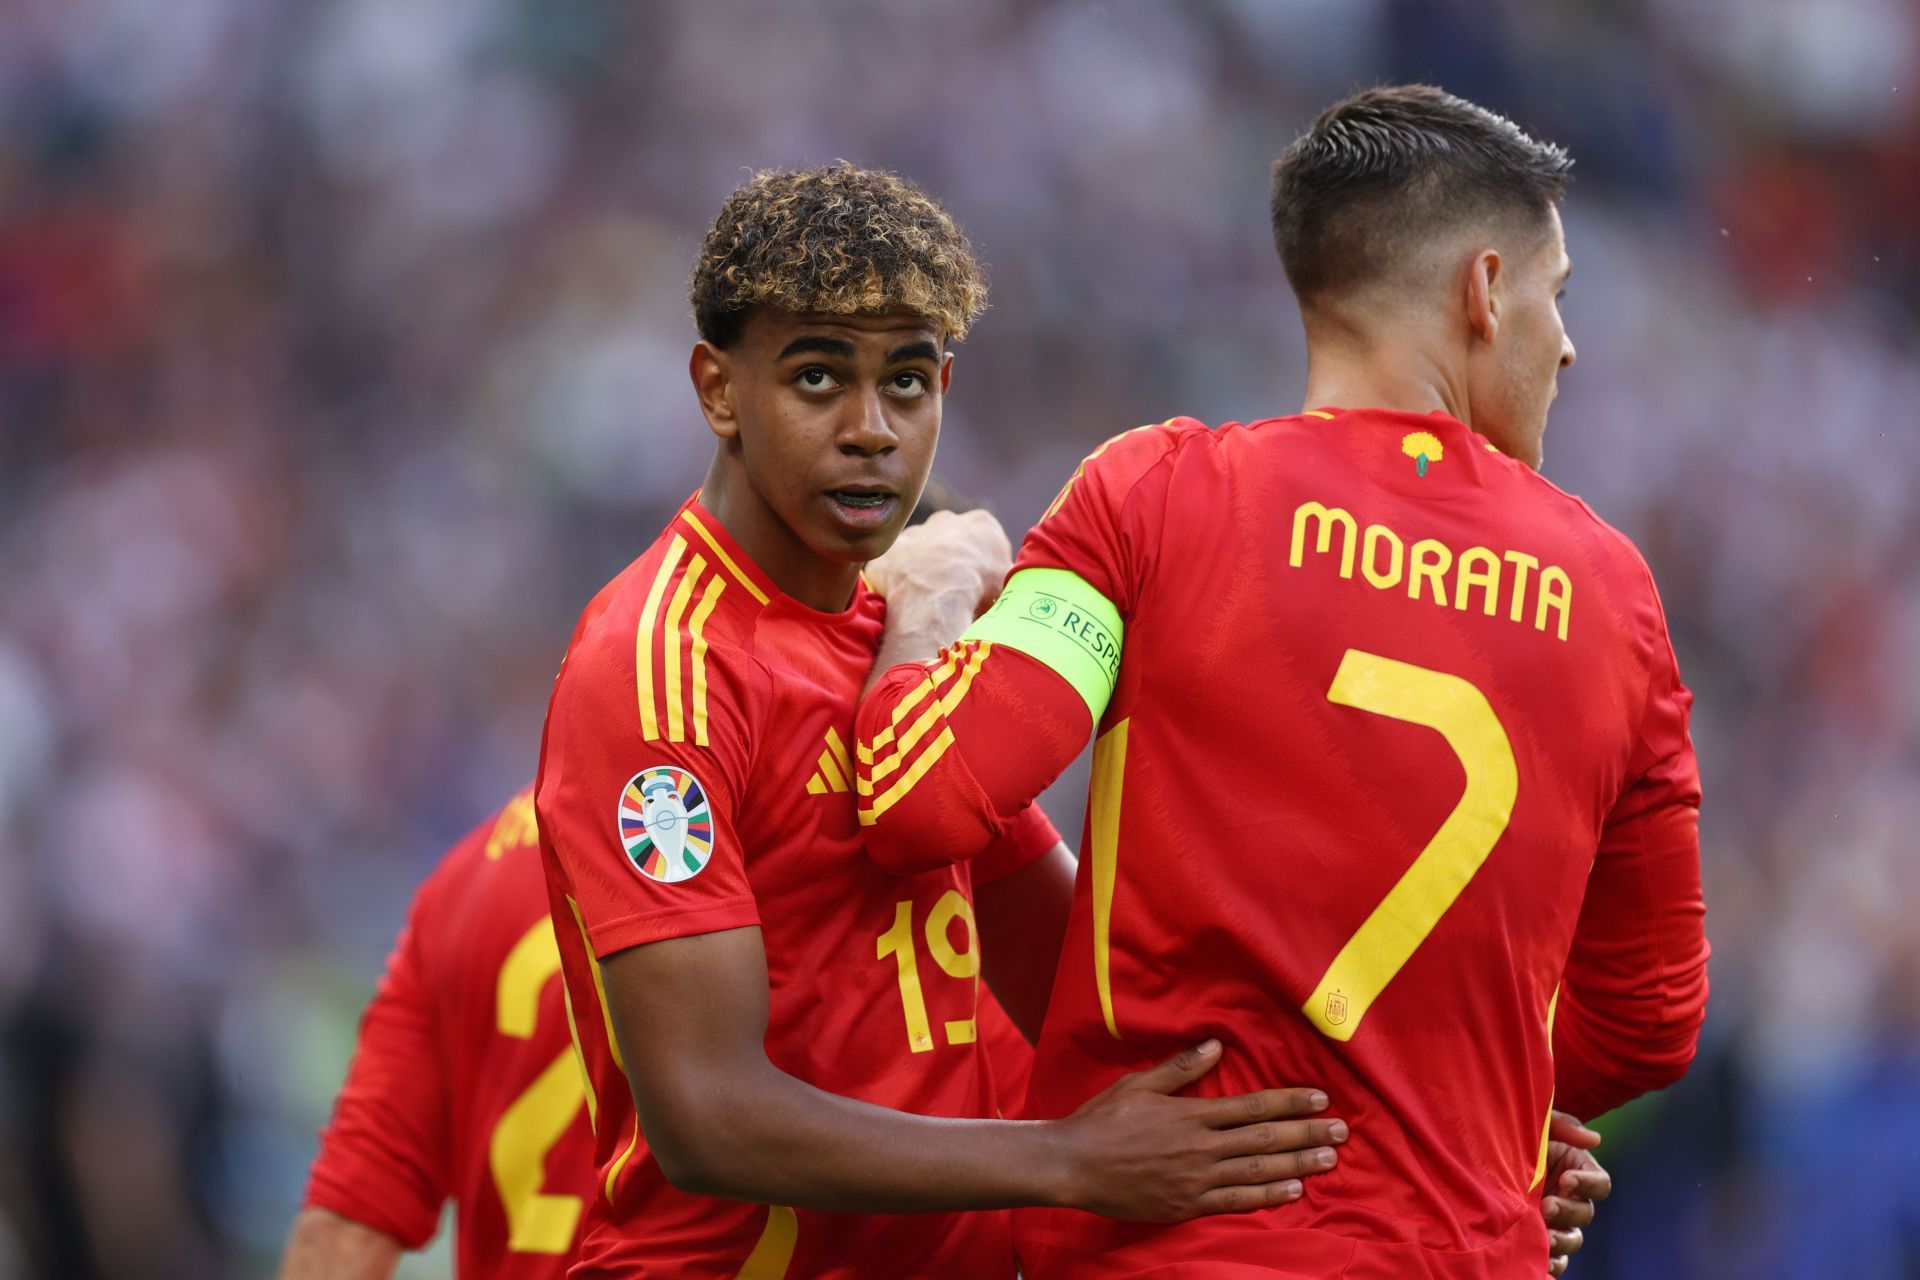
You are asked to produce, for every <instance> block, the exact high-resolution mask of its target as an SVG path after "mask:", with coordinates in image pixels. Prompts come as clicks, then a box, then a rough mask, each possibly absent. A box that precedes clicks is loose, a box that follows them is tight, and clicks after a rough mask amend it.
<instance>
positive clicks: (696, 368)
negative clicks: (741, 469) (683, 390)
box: [687, 342, 740, 440]
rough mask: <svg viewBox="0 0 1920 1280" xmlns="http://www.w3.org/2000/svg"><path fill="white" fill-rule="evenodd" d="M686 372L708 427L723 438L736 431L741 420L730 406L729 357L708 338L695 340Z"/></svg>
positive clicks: (730, 376) (730, 379)
mask: <svg viewBox="0 0 1920 1280" xmlns="http://www.w3.org/2000/svg"><path fill="white" fill-rule="evenodd" d="M687 376H688V377H689V378H691V379H693V393H694V395H696V396H698V397H699V398H700V412H701V413H703V414H705V415H706V419H707V429H708V430H710V431H712V432H713V434H714V435H716V436H718V437H720V438H721V439H722V440H731V439H733V438H734V437H735V436H737V435H739V434H740V422H739V419H738V418H737V417H736V416H735V414H734V408H733V360H732V358H731V357H730V356H728V355H727V353H726V352H724V351H722V350H721V349H720V348H718V347H716V346H714V345H713V344H712V343H711V342H696V343H694V344H693V355H692V356H691V357H690V358H689V359H688V361H687Z"/></svg>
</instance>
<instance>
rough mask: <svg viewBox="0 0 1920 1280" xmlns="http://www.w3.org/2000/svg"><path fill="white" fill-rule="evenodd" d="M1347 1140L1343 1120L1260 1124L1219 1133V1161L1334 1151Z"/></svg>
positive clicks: (1265, 1121)
mask: <svg viewBox="0 0 1920 1280" xmlns="http://www.w3.org/2000/svg"><path fill="white" fill-rule="evenodd" d="M1346 1140H1347V1122H1346V1121H1345V1120H1277V1121H1276V1120H1263V1121H1261V1122H1260V1123H1258V1124H1245V1125H1240V1126H1238V1127H1236V1128H1232V1129H1222V1130H1221V1131H1220V1145H1219V1147H1218V1150H1219V1153H1220V1155H1221V1157H1222V1158H1223V1159H1224V1158H1226V1157H1228V1156H1254V1155H1266V1154H1270V1153H1273V1152H1277V1151H1304V1150H1306V1149H1307V1148H1309V1147H1335V1146H1338V1145H1340V1144H1341V1143H1343V1142H1345V1141H1346Z"/></svg>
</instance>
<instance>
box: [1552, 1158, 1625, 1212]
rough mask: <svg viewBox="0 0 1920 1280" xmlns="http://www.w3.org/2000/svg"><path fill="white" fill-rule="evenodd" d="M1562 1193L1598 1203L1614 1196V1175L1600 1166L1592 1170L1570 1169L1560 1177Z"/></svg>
mask: <svg viewBox="0 0 1920 1280" xmlns="http://www.w3.org/2000/svg"><path fill="white" fill-rule="evenodd" d="M1560 1192H1561V1194H1562V1195H1566V1196H1578V1197H1580V1198H1581V1199H1583V1200H1591V1201H1594V1202H1595V1203H1598V1202H1599V1201H1602V1200H1605V1199H1606V1198H1607V1197H1608V1196H1610V1195H1612V1194H1613V1175H1612V1174H1610V1173H1608V1172H1607V1171H1606V1170H1605V1169H1602V1168H1600V1167H1599V1166H1598V1165H1595V1166H1594V1167H1593V1168H1591V1169H1569V1170H1567V1171H1566V1172H1565V1173H1563V1174H1561V1175H1560Z"/></svg>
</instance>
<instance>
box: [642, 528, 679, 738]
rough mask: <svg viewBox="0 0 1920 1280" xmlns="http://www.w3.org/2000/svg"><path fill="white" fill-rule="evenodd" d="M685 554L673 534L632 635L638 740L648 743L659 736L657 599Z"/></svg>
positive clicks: (658, 606) (658, 614) (675, 535)
mask: <svg viewBox="0 0 1920 1280" xmlns="http://www.w3.org/2000/svg"><path fill="white" fill-rule="evenodd" d="M686 550H687V540H686V539H685V538H683V537H681V536H680V535H679V534H677V533H676V534H674V535H673V541H672V542H669V543H668V544H667V554H666V555H665V556H663V557H662V558H661V560H660V568H659V569H658V571H656V572H655V573H654V575H653V585H652V586H651V587H648V588H647V602H646V604H644V605H642V606H641V608H640V625H639V627H638V628H636V629H635V631H634V634H633V674H634V685H635V687H636V688H637V689H638V691H639V697H640V736H641V737H642V738H645V739H646V740H647V741H648V742H652V741H654V740H655V739H656V738H658V737H659V736H660V708H659V706H658V705H657V704H656V702H655V701H654V694H653V631H654V624H655V623H656V622H658V621H659V619H660V597H662V596H664V595H665V594H666V593H667V583H668V582H670V581H672V580H673V571H674V570H675V569H677V568H678V567H679V566H680V557H681V556H682V555H684V554H686Z"/></svg>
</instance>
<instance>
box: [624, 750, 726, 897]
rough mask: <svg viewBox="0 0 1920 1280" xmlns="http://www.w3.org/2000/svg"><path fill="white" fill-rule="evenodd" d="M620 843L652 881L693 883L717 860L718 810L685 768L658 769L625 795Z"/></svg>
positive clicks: (637, 777)
mask: <svg viewBox="0 0 1920 1280" xmlns="http://www.w3.org/2000/svg"><path fill="white" fill-rule="evenodd" d="M620 843H621V844H622V845H624V846H625V847H626V850H627V858H628V860H629V861H631V862H632V863H633V866H634V869H635V870H636V871H638V872H639V873H640V874H641V875H643V876H646V877H647V878H648V879H649V880H660V881H664V882H665V883H667V884H673V883H674V882H676V881H680V880H691V879H692V878H693V877H695V876H697V875H699V874H700V873H701V871H703V870H705V869H706V865H707V861H708V859H710V858H712V857H713V811H712V810H711V809H709V808H708V807H707V793H706V791H705V789H704V788H702V787H701V785H700V783H699V781H698V780H697V779H696V778H695V777H694V776H693V775H692V774H690V773H688V772H687V771H686V770H685V769H676V768H675V767H674V766H672V765H666V764H663V765H655V766H654V767H653V768H651V769H643V770H641V771H640V772H639V773H636V774H634V775H633V778H632V780H631V781H629V782H628V783H627V785H626V787H625V788H624V789H623V790H622V791H621V792H620Z"/></svg>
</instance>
